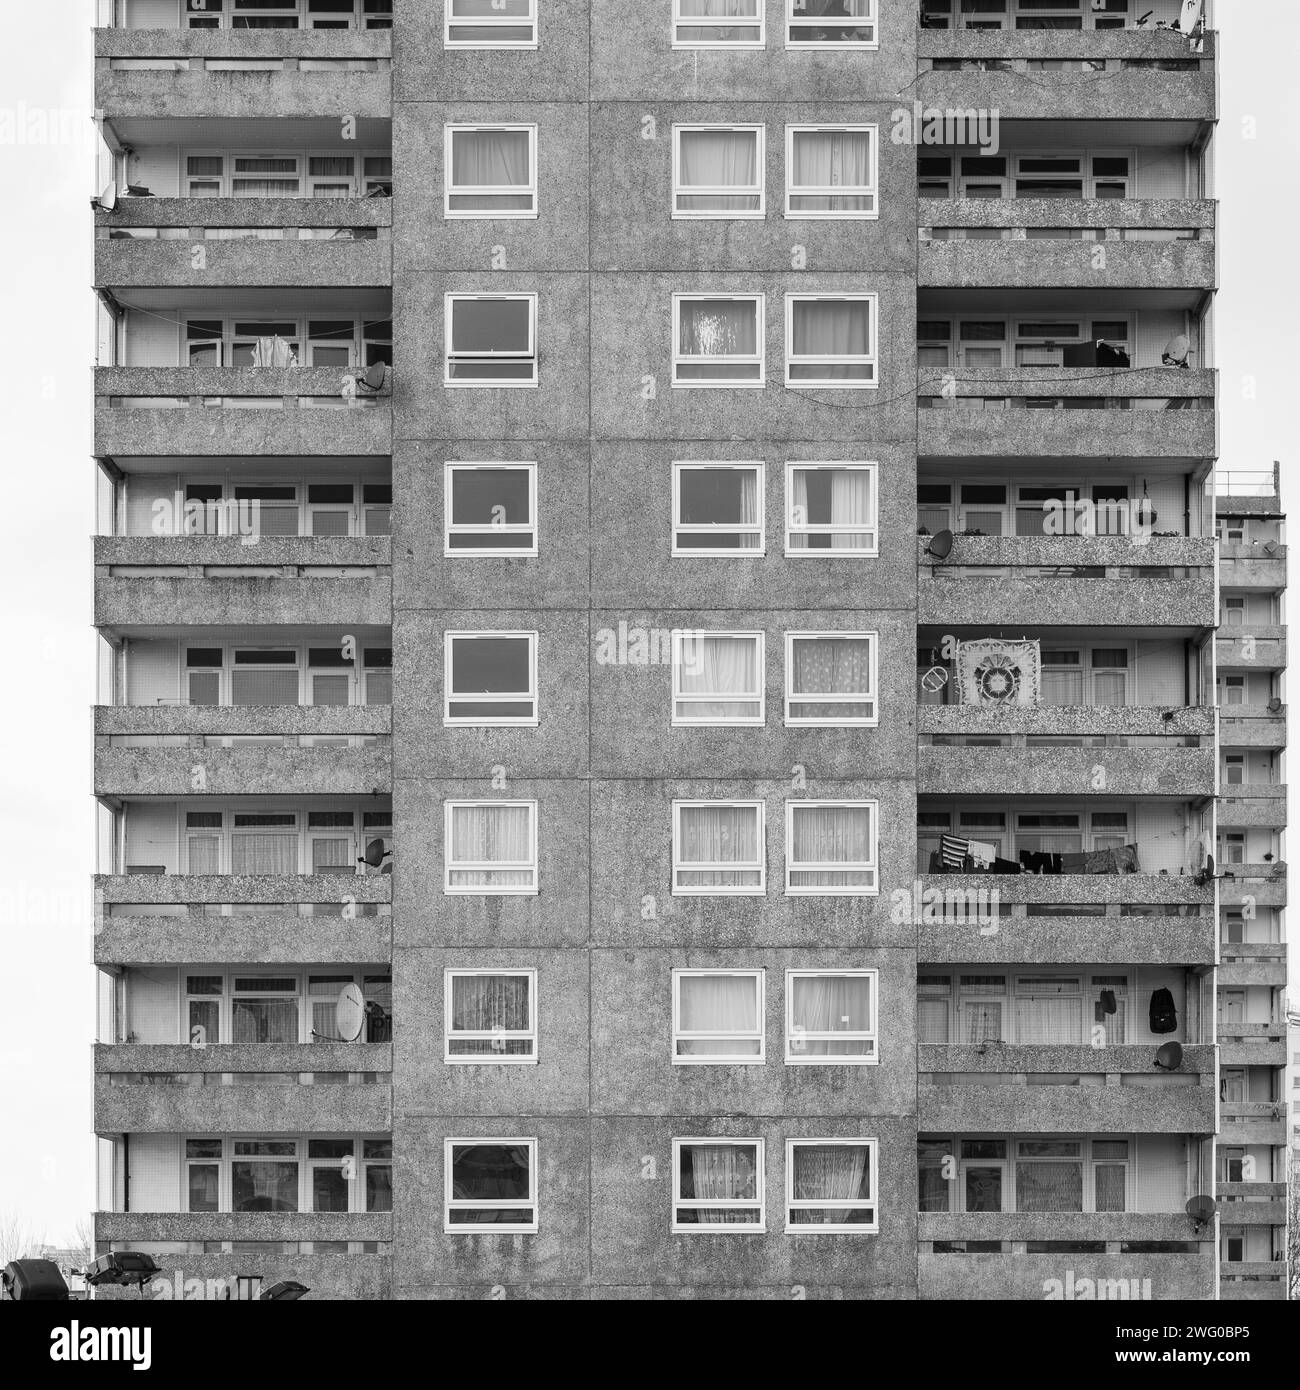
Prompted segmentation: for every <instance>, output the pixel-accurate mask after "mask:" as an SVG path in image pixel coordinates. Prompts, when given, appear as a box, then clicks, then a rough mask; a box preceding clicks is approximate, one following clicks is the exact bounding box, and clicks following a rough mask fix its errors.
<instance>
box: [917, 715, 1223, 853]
mask: <svg viewBox="0 0 1300 1390" xmlns="http://www.w3.org/2000/svg"><path fill="white" fill-rule="evenodd" d="M1116 744H1118V740H1116ZM1214 764H1215V757H1214V750H1213V748H1180V747H1177V746H1174V741H1173V740H1171V746H1170V747H1169V748H1168V749H1167V750H1166V749H1162V748H1124V747H1120V746H1114V745H1113V746H1111V747H1108V748H1095V747H1093V748H1070V747H1062V748H1025V747H1023V746H1022V747H1017V746H1015V741H1014V736H1013V738H1012V739H1011V740H1008V744H1007V745H1004V746H1002V747H998V748H986V747H976V748H960V747H946V746H935V745H927V744H925V743H922V746H921V747H920V748H919V749H918V750H917V792H918V793H919V794H920V795H922V796H925V795H940V794H943V793H952V794H954V795H961V794H966V795H971V796H999V795H1004V796H1015V795H1026V796H1069V795H1073V794H1074V793H1076V792H1077V791H1079V789H1080V788H1083V789H1085V791H1086V790H1087V789H1094V790H1095V791H1096V792H1097V794H1098V795H1104V796H1177V797H1184V798H1187V799H1195V798H1197V797H1208V796H1213V794H1214ZM1098 768H1100V769H1101V770H1102V772H1103V773H1104V775H1105V781H1104V782H1101V783H1099V779H1098V772H1097V770H1098ZM977 838H978V837H977Z"/></svg>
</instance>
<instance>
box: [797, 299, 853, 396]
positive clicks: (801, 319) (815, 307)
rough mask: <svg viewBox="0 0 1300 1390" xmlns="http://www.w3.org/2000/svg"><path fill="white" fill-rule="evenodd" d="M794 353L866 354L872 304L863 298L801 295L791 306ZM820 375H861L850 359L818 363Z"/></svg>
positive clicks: (845, 355) (841, 355)
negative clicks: (803, 296) (842, 361)
mask: <svg viewBox="0 0 1300 1390" xmlns="http://www.w3.org/2000/svg"><path fill="white" fill-rule="evenodd" d="M793 323H794V333H793V338H794V342H793V344H792V352H793V354H794V356H796V357H805V356H812V357H865V356H866V355H867V350H868V347H869V345H870V325H871V306H870V304H869V303H868V302H867V301H866V300H833V299H804V300H796V301H795V303H794V306H793ZM817 375H818V377H819V378H829V379H831V380H841V379H846V378H850V377H851V378H853V379H854V380H857V379H860V377H861V375H862V373H861V370H860V369H859V368H857V367H854V366H853V365H852V364H850V363H838V364H836V363H824V362H823V363H818V364H817Z"/></svg>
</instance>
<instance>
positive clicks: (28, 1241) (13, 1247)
mask: <svg viewBox="0 0 1300 1390" xmlns="http://www.w3.org/2000/svg"><path fill="white" fill-rule="evenodd" d="M43 1244H44V1241H43V1240H42V1239H41V1237H40V1236H38V1235H37V1233H36V1228H35V1227H34V1226H33V1225H32V1223H31V1222H30V1221H29V1220H28V1219H27V1217H25V1216H24V1215H23V1214H22V1213H21V1212H19V1211H14V1210H10V1209H6V1210H4V1211H0V1268H3V1267H4V1266H5V1265H7V1264H8V1263H9V1262H10V1261H11V1260H24V1259H27V1258H29V1257H30V1256H33V1255H36V1254H37V1253H38V1252H39V1251H40V1248H41V1246H42V1245H43Z"/></svg>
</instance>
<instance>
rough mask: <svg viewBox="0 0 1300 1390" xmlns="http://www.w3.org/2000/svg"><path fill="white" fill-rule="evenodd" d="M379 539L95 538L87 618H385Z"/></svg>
mask: <svg viewBox="0 0 1300 1390" xmlns="http://www.w3.org/2000/svg"><path fill="white" fill-rule="evenodd" d="M389 559H390V540H389V538H388V537H387V536H312V537H306V536H301V537H300V536H266V537H261V538H259V539H258V540H257V542H256V544H253V545H245V544H243V538H240V537H236V536H137V537H124V536H100V537H97V538H96V541H95V624H96V625H97V626H99V627H110V628H113V629H115V630H118V631H123V630H126V629H129V628H143V627H147V626H149V625H151V624H156V625H160V626H164V627H165V626H175V625H177V624H184V625H187V626H199V627H210V626H214V625H218V624H230V625H232V626H275V625H281V624H285V625H292V624H301V623H318V624H338V625H342V626H344V627H351V626H375V627H387V626H388V625H389V624H390V623H391V622H392V586H391V582H390V581H391V566H390V563H389Z"/></svg>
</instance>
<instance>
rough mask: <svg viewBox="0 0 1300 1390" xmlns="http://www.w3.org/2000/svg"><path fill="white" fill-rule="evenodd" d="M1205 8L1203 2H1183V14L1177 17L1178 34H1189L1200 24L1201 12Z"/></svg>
mask: <svg viewBox="0 0 1300 1390" xmlns="http://www.w3.org/2000/svg"><path fill="white" fill-rule="evenodd" d="M1204 8H1205V0H1183V12H1182V14H1180V15H1179V16H1178V29H1179V32H1180V33H1183V34H1190V33H1192V32H1193V31H1194V30H1195V29H1196V26H1197V25H1198V24H1199V23H1200V22H1201V11H1202V10H1203V9H1204Z"/></svg>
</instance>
